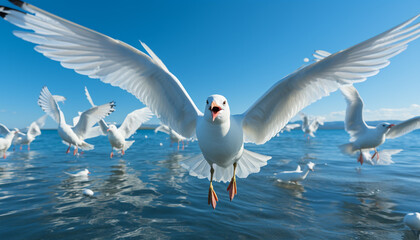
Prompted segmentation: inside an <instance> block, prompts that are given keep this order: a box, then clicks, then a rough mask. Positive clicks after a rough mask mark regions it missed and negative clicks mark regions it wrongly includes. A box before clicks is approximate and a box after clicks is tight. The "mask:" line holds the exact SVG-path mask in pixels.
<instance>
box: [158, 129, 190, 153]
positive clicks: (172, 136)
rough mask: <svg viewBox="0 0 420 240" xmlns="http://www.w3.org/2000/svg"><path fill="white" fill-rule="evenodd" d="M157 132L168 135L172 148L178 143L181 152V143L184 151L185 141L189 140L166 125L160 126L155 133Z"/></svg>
mask: <svg viewBox="0 0 420 240" xmlns="http://www.w3.org/2000/svg"><path fill="white" fill-rule="evenodd" d="M157 132H163V133H166V134H168V135H169V140H170V141H171V146H172V144H173V143H177V144H178V150H179V142H182V150H184V141H186V140H187V138H186V137H183V136H181V135H180V134H179V133H177V132H175V131H174V130H173V129H172V128H170V127H168V126H166V125H164V124H160V126H159V127H157V128H156V129H155V133H157Z"/></svg>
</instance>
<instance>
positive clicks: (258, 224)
mask: <svg viewBox="0 0 420 240" xmlns="http://www.w3.org/2000/svg"><path fill="white" fill-rule="evenodd" d="M133 138H134V139H135V140H136V142H135V143H134V144H133V146H132V147H131V148H130V149H128V150H127V152H126V154H125V155H124V156H122V157H121V156H120V155H119V154H117V155H116V156H114V158H112V159H110V158H109V153H110V150H111V147H110V145H109V142H108V139H107V138H106V137H98V138H95V139H89V140H87V142H89V143H91V144H94V145H95V149H94V150H92V151H87V152H85V153H84V154H80V155H77V156H73V155H71V154H67V155H66V154H65V151H66V149H67V146H65V145H64V144H62V143H61V139H60V137H59V136H58V134H57V132H56V131H55V130H46V131H43V133H42V135H41V136H39V137H38V138H37V139H36V140H35V141H34V142H33V143H32V145H31V151H30V152H28V151H27V150H26V147H24V148H23V150H20V151H15V152H13V151H12V148H11V149H9V152H8V157H7V159H1V160H0V238H1V239H133V238H140V239H415V238H414V235H413V233H412V232H411V231H410V230H409V229H408V228H407V227H406V226H405V225H404V224H403V222H402V220H403V217H404V215H405V214H406V213H408V212H413V211H420V204H419V200H420V154H419V153H420V142H419V139H420V131H415V132H412V133H410V134H408V135H405V136H403V137H401V138H398V139H391V140H387V142H386V143H385V144H384V145H382V146H381V147H380V149H403V150H404V151H402V152H400V153H399V154H397V155H394V156H393V161H394V162H395V163H394V164H391V165H384V166H379V165H377V166H371V165H363V166H360V164H359V163H357V162H356V157H349V156H345V155H343V154H341V153H340V151H339V149H338V148H337V146H338V145H340V144H343V143H346V141H348V135H347V133H345V132H344V131H343V130H319V131H318V132H317V133H316V138H312V139H310V140H309V141H308V140H307V139H306V138H305V137H304V136H303V133H302V131H299V130H294V131H292V132H289V133H288V132H285V133H283V134H282V135H280V136H279V137H275V138H273V139H271V140H270V141H269V142H268V143H266V144H264V145H253V144H249V145H246V146H245V147H246V148H247V149H249V150H251V151H255V152H258V153H262V154H266V155H270V156H272V157H273V158H272V159H271V160H270V161H269V162H268V164H267V166H265V167H263V168H261V171H260V172H259V173H256V174H252V175H250V176H249V177H248V178H246V179H242V178H239V179H237V186H238V195H236V196H235V198H234V199H233V201H232V202H230V201H229V196H228V192H227V191H226V188H227V186H228V184H227V183H214V189H215V191H216V193H217V194H218V197H219V202H218V204H217V207H216V209H215V210H213V209H212V208H211V207H210V206H209V205H208V204H207V193H208V187H209V181H208V180H207V179H197V178H195V177H192V176H189V174H188V172H187V171H186V170H185V169H183V168H182V167H181V165H180V162H181V161H183V160H184V159H187V158H189V157H192V156H195V155H196V154H197V153H199V148H198V144H197V142H191V143H189V144H188V146H186V147H185V150H183V151H182V150H179V151H178V150H177V149H176V146H172V147H171V146H170V145H169V139H168V136H167V135H165V134H163V133H157V134H155V133H154V132H153V131H152V130H140V131H138V132H137V134H135V135H134V136H133ZM309 161H312V162H314V163H315V164H316V165H315V168H314V170H315V171H314V172H310V173H309V175H308V177H307V179H306V180H305V181H303V182H301V183H300V184H287V183H279V182H278V181H277V173H278V172H280V171H285V170H294V169H296V167H297V165H298V164H301V165H303V164H306V163H307V162H309ZM84 168H88V169H89V170H90V172H91V175H90V176H89V178H88V179H75V178H71V177H69V176H68V175H67V174H66V173H65V172H71V173H74V172H77V171H80V170H83V169H84ZM86 188H89V189H91V190H93V191H94V192H95V194H94V196H93V197H88V196H84V195H83V193H82V192H83V189H86Z"/></svg>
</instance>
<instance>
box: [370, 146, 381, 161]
mask: <svg viewBox="0 0 420 240" xmlns="http://www.w3.org/2000/svg"><path fill="white" fill-rule="evenodd" d="M375 155H376V160H379V153H378V150H376V148H375V153H374V154H373V155H372V158H371V159H373V158H374V157H375Z"/></svg>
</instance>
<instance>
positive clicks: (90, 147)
mask: <svg viewBox="0 0 420 240" xmlns="http://www.w3.org/2000/svg"><path fill="white" fill-rule="evenodd" d="M62 143H64V144H65V145H67V146H69V143H68V142H66V141H62ZM73 147H74V146H73ZM78 147H79V148H80V149H82V150H83V151H89V150H93V149H94V148H95V147H94V146H93V145H92V144H89V143H87V142H85V141H83V143H82V144H81V145H79V146H78Z"/></svg>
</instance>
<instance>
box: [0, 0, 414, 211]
mask: <svg viewBox="0 0 420 240" xmlns="http://www.w3.org/2000/svg"><path fill="white" fill-rule="evenodd" d="M12 3H14V4H15V5H16V6H18V7H21V8H22V9H23V10H25V11H27V12H22V11H19V10H14V9H11V8H8V7H0V16H1V17H3V18H4V19H5V20H6V21H9V22H10V23H12V24H15V25H17V26H19V27H22V28H24V29H27V30H29V31H19V32H16V31H15V32H14V34H15V35H16V36H18V37H20V38H22V39H24V40H27V41H30V42H33V43H35V44H37V46H36V47H35V49H36V50H37V51H38V52H40V53H43V54H44V55H45V56H47V57H49V58H51V59H53V60H56V61H60V62H61V65H62V66H64V67H66V68H71V69H74V70H75V71H76V72H78V73H80V74H83V75H87V76H89V77H90V78H98V79H100V80H101V81H103V82H105V83H109V84H111V85H113V86H118V87H120V88H122V89H124V90H127V91H128V92H130V93H131V94H133V95H134V96H136V97H137V98H138V99H139V100H140V101H142V102H143V103H144V104H145V105H146V106H148V107H149V108H150V110H151V111H152V112H153V113H154V114H155V115H156V116H157V117H158V118H159V119H160V120H161V122H162V123H163V124H165V125H168V126H169V127H171V128H172V129H173V130H174V131H176V132H177V133H179V134H181V135H182V136H184V137H187V138H191V137H193V136H197V140H198V144H199V147H200V149H201V152H202V155H200V156H197V157H195V158H192V159H190V160H188V161H184V164H183V166H184V167H186V168H187V169H189V172H190V174H191V175H193V176H197V177H199V178H208V179H209V180H210V187H209V192H208V203H209V204H211V205H212V207H213V208H215V207H216V202H217V200H218V198H217V195H216V193H215V191H214V189H213V185H212V182H213V180H215V181H224V182H225V181H229V179H231V180H230V184H229V187H228V191H229V197H230V200H232V199H233V197H234V196H235V194H236V193H237V188H236V177H235V176H236V175H237V176H238V177H241V178H245V177H247V176H248V175H249V174H250V173H256V172H259V170H260V168H261V167H262V166H265V165H266V164H267V160H269V159H270V158H271V157H269V156H264V155H261V154H257V153H253V152H251V151H248V150H245V149H244V142H245V141H246V142H254V143H256V144H263V143H265V142H267V141H268V140H270V139H271V138H272V137H273V136H275V135H276V134H277V133H278V132H279V131H280V130H281V129H282V128H283V127H284V126H285V125H286V124H287V122H289V120H290V119H291V118H292V117H294V116H295V115H296V114H297V113H298V112H299V111H301V110H302V109H303V108H304V107H306V106H308V105H309V104H311V103H313V102H315V101H316V100H318V99H320V98H322V97H325V96H327V95H329V94H330V93H331V92H334V91H336V90H337V89H338V88H339V87H340V86H342V85H346V84H352V83H357V82H363V81H365V80H366V78H367V77H369V76H373V75H375V74H377V73H378V72H379V69H381V68H384V67H385V66H387V65H388V64H389V61H388V59H390V58H391V57H393V56H395V55H397V54H398V53H400V52H402V51H403V50H405V49H406V48H407V43H408V42H410V41H412V40H414V39H416V38H418V37H419V36H420V33H419V28H420V24H414V25H412V26H409V25H410V24H411V23H412V22H413V21H415V20H416V18H417V17H418V16H416V17H414V18H412V19H410V20H408V21H407V22H404V23H402V24H401V25H399V26H397V27H395V28H393V29H390V30H388V31H386V32H384V33H382V34H380V35H378V36H376V37H374V38H371V39H369V40H367V41H365V42H362V43H360V44H357V45H355V46H353V47H351V48H348V49H346V50H343V51H340V52H337V53H335V54H332V55H330V56H327V57H325V58H324V59H322V60H320V61H317V62H314V63H312V64H310V65H308V66H304V67H301V68H299V69H298V70H297V71H295V72H293V73H291V74H290V75H288V76H287V77H285V78H284V79H282V80H281V81H279V82H277V83H276V84H275V85H274V86H273V87H271V88H270V89H269V90H268V91H267V92H266V93H265V94H264V95H263V96H262V97H261V98H260V99H259V100H257V101H256V102H255V103H254V104H253V105H252V106H251V107H250V108H249V109H248V110H247V111H246V112H244V113H243V114H238V115H231V114H230V109H229V104H228V102H227V99H226V98H225V97H223V96H221V95H211V96H209V97H208V98H207V99H206V100H205V103H206V105H205V108H204V113H202V112H201V111H200V110H198V108H197V107H196V105H195V103H194V102H193V101H192V99H191V98H190V96H189V95H188V93H187V91H186V90H185V89H184V87H183V86H182V85H181V82H180V81H179V80H178V79H177V78H176V77H175V76H174V75H173V74H172V73H171V72H170V71H169V70H168V68H167V67H166V66H165V65H164V64H163V62H162V61H161V60H160V59H159V58H158V57H157V55H156V54H155V53H154V52H153V51H152V50H151V49H150V48H149V47H148V46H146V44H144V43H142V46H143V48H144V49H145V50H146V51H147V53H148V54H149V55H150V57H149V56H148V55H146V54H145V53H143V52H141V51H140V50H138V49H136V48H134V47H132V46H130V45H128V44H126V43H124V42H122V41H119V40H116V39H113V38H110V37H108V36H106V35H103V34H100V33H98V32H95V31H92V30H90V29H88V28H85V27H82V26H80V25H77V24H75V23H72V22H70V21H68V20H65V19H63V18H60V17H57V16H55V15H53V14H51V13H48V12H45V11H44V10H41V9H39V8H37V7H35V6H33V5H31V4H28V3H24V2H22V1H19V0H13V1H12ZM197 79H200V76H197ZM257 81H258V80H257ZM256 84H258V83H256ZM211 85H212V83H211V82H205V83H203V84H202V88H203V89H206V88H208V87H209V86H211ZM221 87H222V88H223V87H224V86H221ZM224 91H227V90H226V89H224ZM235 91H239V92H241V87H240V85H238V89H236V90H235ZM242 94H243V95H244V96H247V93H246V92H242ZM202 97H203V96H202ZM203 100H204V99H203ZM230 177H232V178H230Z"/></svg>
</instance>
